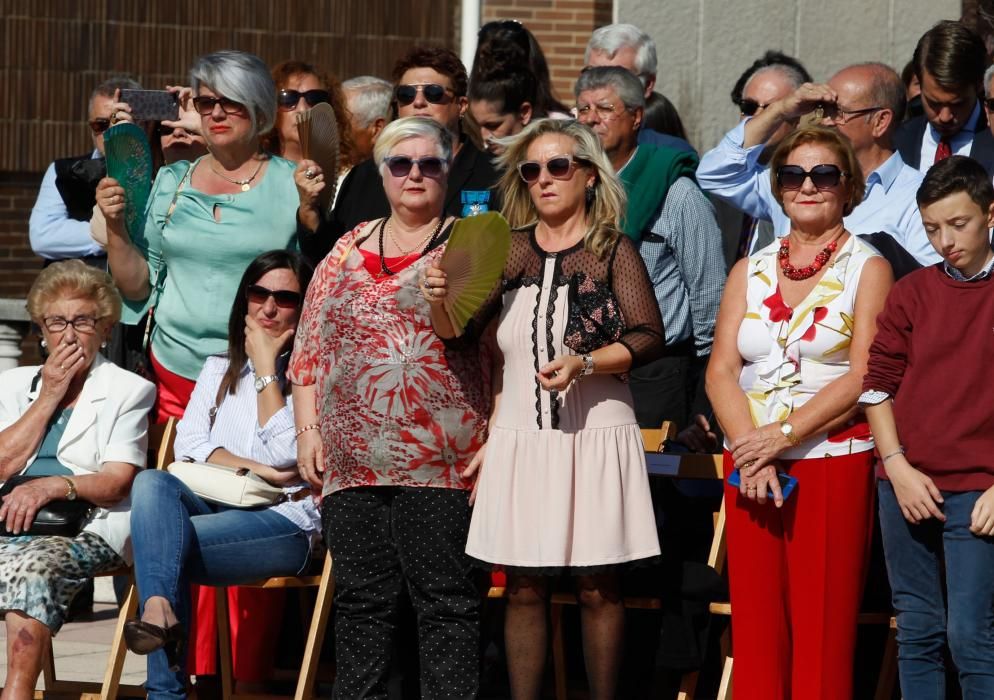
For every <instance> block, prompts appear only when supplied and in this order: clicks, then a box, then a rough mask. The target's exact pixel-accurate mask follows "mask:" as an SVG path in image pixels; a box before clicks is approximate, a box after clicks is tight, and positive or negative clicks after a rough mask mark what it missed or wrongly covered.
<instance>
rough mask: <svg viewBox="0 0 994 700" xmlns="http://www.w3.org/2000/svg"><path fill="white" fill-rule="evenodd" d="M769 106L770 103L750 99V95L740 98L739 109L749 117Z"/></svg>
mask: <svg viewBox="0 0 994 700" xmlns="http://www.w3.org/2000/svg"><path fill="white" fill-rule="evenodd" d="M769 106H770V105H769V103H766V104H760V103H759V102H757V101H756V100H752V99H749V98H748V97H743V98H742V99H741V100H739V111H740V112H742V114H744V115H745V116H747V117H752V116H755V114H756V112H758V111H759V110H761V109H766V108H767V107H769Z"/></svg>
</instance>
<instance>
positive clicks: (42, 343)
mask: <svg viewBox="0 0 994 700" xmlns="http://www.w3.org/2000/svg"><path fill="white" fill-rule="evenodd" d="M41 346H42V347H43V348H47V347H48V341H47V340H45V339H44V338H42V339H41Z"/></svg>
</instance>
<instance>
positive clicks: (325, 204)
mask: <svg viewBox="0 0 994 700" xmlns="http://www.w3.org/2000/svg"><path fill="white" fill-rule="evenodd" d="M296 119H297V133H298V134H299V135H300V151H301V153H303V155H304V158H308V159H310V160H313V161H314V162H315V163H317V164H318V165H320V166H321V170H322V171H323V172H324V189H323V190H321V194H320V195H318V202H319V203H320V204H321V211H322V212H324V213H325V214H330V213H331V203H332V202H334V201H335V188H336V187H337V186H338V155H339V137H338V122H337V121H336V120H335V110H334V109H333V108H332V106H331V105H330V104H328V103H327V102H321V103H320V104H316V105H314V107H312V108H311V109H309V110H307V111H306V112H298V113H297V117H296Z"/></svg>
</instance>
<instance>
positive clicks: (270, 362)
mask: <svg viewBox="0 0 994 700" xmlns="http://www.w3.org/2000/svg"><path fill="white" fill-rule="evenodd" d="M300 291H301V290H300V283H299V282H298V281H297V277H296V275H294V273H293V271H292V270H289V269H287V268H280V269H276V270H270V271H269V272H267V273H266V274H264V275H263V276H262V277H260V278H259V279H258V280H257V281H256V282H255V283H254V284H253V285H252V286H250V287H249V291H248V314H247V315H246V316H245V354H246V355H248V357H249V359H250V360H252V365H253V367H254V368H255V373H256V374H257V375H260V376H261V375H266V374H273V373H274V372H275V371H276V358H277V357H278V356H279V355H280V354H281V353H282V352H283V350H284V348H285V347H286V346H287V344H288V343H289V342H290V339H291V338H292V337H293V334H294V331H295V329H296V327H297V320H298V319H299V317H300V301H299V295H300ZM267 292H277V293H279V292H291V293H295V294H297V295H298V300H297V303H296V304H292V305H291V304H290V301H291V300H289V299H287V300H283V299H279V300H278V299H277V297H276V296H275V295H273V294H269V293H267ZM263 296H264V298H263ZM281 304H282V305H281Z"/></svg>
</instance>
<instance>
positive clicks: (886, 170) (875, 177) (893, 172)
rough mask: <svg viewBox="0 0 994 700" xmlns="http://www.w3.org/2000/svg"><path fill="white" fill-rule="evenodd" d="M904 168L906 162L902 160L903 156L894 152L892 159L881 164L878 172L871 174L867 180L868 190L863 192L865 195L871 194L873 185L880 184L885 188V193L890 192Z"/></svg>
mask: <svg viewBox="0 0 994 700" xmlns="http://www.w3.org/2000/svg"><path fill="white" fill-rule="evenodd" d="M903 168H904V160H903V159H902V158H901V154H900V153H898V152H897V151H894V152H893V153H892V154H891V156H890V158H888V159H887V160H885V161H884V162H883V163H881V164H880V165H879V166H878V167H877V169H876V170H874V171H873V172H872V173H870V175H869V177H867V178H866V188H865V189H864V190H863V194H864V195H866V194H869V192H870V188H872V187H873V185H875V184H877V183H879V184H880V185H882V186H883V188H884V192H889V191H890V187H891V185H893V184H894V181H895V180H896V179H897V176H898V175H900V174H901V170H902V169H903Z"/></svg>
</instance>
